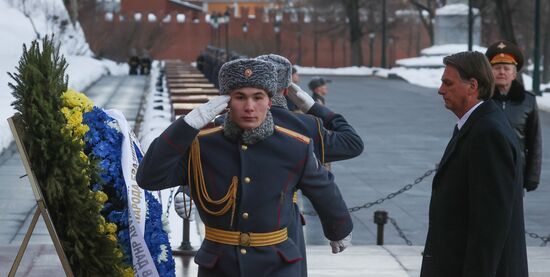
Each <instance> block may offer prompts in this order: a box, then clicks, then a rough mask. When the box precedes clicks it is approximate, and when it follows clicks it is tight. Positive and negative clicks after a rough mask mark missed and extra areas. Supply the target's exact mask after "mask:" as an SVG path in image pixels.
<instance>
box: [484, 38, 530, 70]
mask: <svg viewBox="0 0 550 277" xmlns="http://www.w3.org/2000/svg"><path fill="white" fill-rule="evenodd" d="M485 56H487V59H489V62H490V63H491V65H493V64H502V63H504V64H513V65H515V66H516V68H517V70H518V71H520V70H521V68H522V67H523V60H524V58H523V54H522V53H521V50H519V48H518V47H517V46H516V45H515V44H513V43H511V42H508V41H504V40H501V41H497V42H495V43H493V44H492V45H491V46H489V48H487V52H485Z"/></svg>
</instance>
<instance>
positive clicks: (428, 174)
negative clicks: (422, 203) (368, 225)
mask: <svg viewBox="0 0 550 277" xmlns="http://www.w3.org/2000/svg"><path fill="white" fill-rule="evenodd" d="M437 166H438V164H435V168H434V169H430V170H428V171H426V172H425V173H424V174H423V175H422V176H420V177H418V178H416V179H415V180H414V182H413V183H411V184H407V185H405V186H404V187H402V188H401V189H400V190H398V191H396V192H392V193H390V194H388V195H387V196H385V197H382V198H380V199H378V200H376V201H374V202H367V203H365V204H363V205H360V206H355V207H351V208H349V209H348V210H349V212H350V213H353V212H356V211H359V210H361V209H368V208H370V207H372V206H374V205H380V204H382V203H384V201H386V200H390V199H392V198H394V197H396V196H397V195H399V194H401V193H403V192H405V191H408V190H410V189H412V188H413V187H414V186H416V185H417V184H419V183H421V182H422V181H424V179H426V178H427V177H428V176H430V175H432V174H433V173H434V172H436V171H437ZM303 214H304V215H309V216H314V215H317V213H316V212H314V211H308V212H303Z"/></svg>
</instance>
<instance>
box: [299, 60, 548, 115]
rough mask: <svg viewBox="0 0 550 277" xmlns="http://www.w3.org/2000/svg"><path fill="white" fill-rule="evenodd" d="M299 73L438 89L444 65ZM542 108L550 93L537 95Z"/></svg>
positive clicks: (528, 84)
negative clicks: (374, 78) (401, 82)
mask: <svg viewBox="0 0 550 277" xmlns="http://www.w3.org/2000/svg"><path fill="white" fill-rule="evenodd" d="M296 68H297V70H298V73H299V74H303V75H347V76H378V77H383V78H388V77H391V76H392V75H394V76H399V77H400V78H402V79H404V80H405V81H407V82H409V83H411V84H415V85H418V86H422V87H428V88H433V89H435V90H436V89H438V88H439V86H440V85H441V76H442V75H443V70H444V69H443V67H440V68H405V67H394V68H391V69H384V68H370V67H345V68H336V69H334V68H314V67H300V66H296ZM523 82H524V83H525V88H526V89H527V90H529V91H530V90H531V88H532V79H531V77H530V76H528V75H525V74H523ZM546 88H548V89H550V83H548V84H542V85H541V90H542V91H543V90H544V89H546ZM537 103H538V106H539V109H540V110H543V111H547V112H550V93H543V96H538V97H537Z"/></svg>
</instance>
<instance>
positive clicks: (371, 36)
mask: <svg viewBox="0 0 550 277" xmlns="http://www.w3.org/2000/svg"><path fill="white" fill-rule="evenodd" d="M375 36H376V35H375V34H374V32H370V33H369V50H370V52H369V66H370V67H372V66H373V65H374V38H375Z"/></svg>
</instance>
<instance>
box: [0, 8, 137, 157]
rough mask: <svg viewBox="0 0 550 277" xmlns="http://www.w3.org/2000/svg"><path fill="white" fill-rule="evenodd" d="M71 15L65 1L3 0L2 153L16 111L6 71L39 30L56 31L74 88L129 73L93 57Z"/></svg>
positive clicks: (0, 15) (0, 57) (0, 68)
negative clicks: (64, 4)
mask: <svg viewBox="0 0 550 277" xmlns="http://www.w3.org/2000/svg"><path fill="white" fill-rule="evenodd" d="M23 10H24V11H27V14H28V15H29V17H30V18H32V23H31V20H30V19H29V18H28V17H26V16H25V15H24V14H23V12H21V11H23ZM54 18H55V19H54ZM68 18H69V16H68V14H67V11H66V10H65V8H64V6H63V2H62V0H35V1H16V0H0V37H2V44H0V153H1V152H2V151H3V150H4V148H5V147H7V146H8V145H9V144H10V143H11V141H13V137H12V134H11V131H10V130H9V127H8V123H7V121H6V119H7V118H8V117H10V116H12V115H13V114H14V113H15V110H14V109H13V108H12V107H11V103H12V102H13V101H14V98H13V96H12V95H11V93H12V91H11V89H10V88H9V86H8V83H9V82H13V80H12V79H11V78H9V76H8V75H7V72H11V73H14V72H16V69H15V67H16V66H17V64H18V62H19V59H20V57H21V55H22V54H23V44H25V45H27V47H28V46H29V45H30V44H31V42H32V41H33V40H34V39H35V38H36V37H37V35H36V32H38V33H39V34H40V35H41V37H43V36H45V35H49V34H52V33H53V34H55V36H54V39H55V41H56V42H57V43H59V44H60V46H61V48H60V53H61V54H63V55H64V56H65V58H66V60H67V63H68V64H69V66H68V68H67V71H66V74H68V75H69V87H71V88H74V89H76V90H80V91H82V90H84V89H85V88H86V87H87V86H89V85H90V84H92V83H93V82H94V81H95V80H97V79H98V78H100V77H101V76H102V75H105V74H127V72H128V68H127V66H126V65H119V64H116V63H115V62H112V61H107V60H102V61H100V60H98V59H94V58H93V57H92V51H90V47H89V46H88V43H87V42H86V39H85V38H84V33H83V32H82V29H81V27H80V25H78V24H76V25H75V26H73V25H72V24H70V23H68V24H65V23H66V22H67V21H65V20H68ZM33 24H34V28H33ZM62 26H64V27H62ZM35 30H36V31H35Z"/></svg>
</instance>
